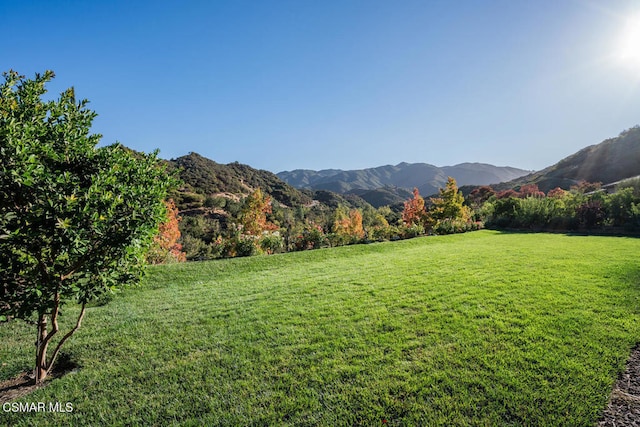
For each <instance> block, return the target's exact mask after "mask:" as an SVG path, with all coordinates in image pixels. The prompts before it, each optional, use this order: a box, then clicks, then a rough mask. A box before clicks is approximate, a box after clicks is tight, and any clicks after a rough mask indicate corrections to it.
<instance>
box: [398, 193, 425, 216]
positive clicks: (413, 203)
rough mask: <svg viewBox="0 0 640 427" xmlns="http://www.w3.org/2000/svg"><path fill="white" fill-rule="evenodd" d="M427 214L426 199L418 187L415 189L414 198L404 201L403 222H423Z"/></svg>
mask: <svg viewBox="0 0 640 427" xmlns="http://www.w3.org/2000/svg"><path fill="white" fill-rule="evenodd" d="M424 216H425V208H424V199H423V198H422V196H420V192H419V191H418V189H417V188H414V189H413V198H411V199H409V200H407V201H406V202H404V210H403V211H402V222H404V223H405V224H406V225H417V224H422V222H423V221H424Z"/></svg>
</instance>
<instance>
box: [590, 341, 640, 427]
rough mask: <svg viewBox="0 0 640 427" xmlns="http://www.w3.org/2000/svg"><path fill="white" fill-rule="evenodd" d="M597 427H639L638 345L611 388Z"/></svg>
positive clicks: (639, 372) (639, 370) (639, 365)
mask: <svg viewBox="0 0 640 427" xmlns="http://www.w3.org/2000/svg"><path fill="white" fill-rule="evenodd" d="M598 426H599V427H631V426H633V427H640V345H638V346H636V348H634V349H633V351H632V352H631V356H630V357H629V360H628V361H627V368H626V369H625V371H624V372H623V373H622V374H621V375H620V378H618V381H617V382H616V385H615V386H614V387H613V391H612V392H611V397H610V398H609V404H608V405H607V408H606V409H605V411H604V415H603V417H602V420H601V421H600V422H599V423H598Z"/></svg>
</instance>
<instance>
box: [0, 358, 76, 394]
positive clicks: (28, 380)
mask: <svg viewBox="0 0 640 427" xmlns="http://www.w3.org/2000/svg"><path fill="white" fill-rule="evenodd" d="M78 368H79V366H78V365H77V364H76V363H74V362H73V361H72V360H71V359H70V358H69V356H67V355H66V354H64V353H60V356H59V357H58V361H57V363H56V364H55V367H54V369H53V371H51V373H50V374H49V375H48V376H47V378H46V379H45V380H44V382H43V383H41V384H34V383H33V381H34V378H35V377H34V375H33V372H23V373H21V374H20V375H18V376H16V377H14V378H11V379H8V380H5V381H0V405H2V404H3V403H5V402H10V401H12V400H16V399H19V398H21V397H23V396H26V395H27V394H29V393H31V392H33V391H35V390H37V389H39V388H42V387H46V386H47V384H48V383H49V381H51V380H53V379H56V378H60V377H62V376H64V375H66V374H68V373H70V372H74V371H76V370H77V369H78Z"/></svg>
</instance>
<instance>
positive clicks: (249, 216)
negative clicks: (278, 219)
mask: <svg viewBox="0 0 640 427" xmlns="http://www.w3.org/2000/svg"><path fill="white" fill-rule="evenodd" d="M270 213H271V197H269V196H268V195H263V194H262V190H260V189H259V188H258V189H256V190H255V191H254V192H253V193H251V194H250V195H248V196H247V198H246V199H245V201H244V205H243V207H242V210H241V211H240V224H242V232H243V233H244V234H250V235H252V236H259V235H261V234H262V233H263V232H264V231H273V230H277V229H278V226H277V225H275V224H273V223H272V222H269V221H268V220H267V214H270Z"/></svg>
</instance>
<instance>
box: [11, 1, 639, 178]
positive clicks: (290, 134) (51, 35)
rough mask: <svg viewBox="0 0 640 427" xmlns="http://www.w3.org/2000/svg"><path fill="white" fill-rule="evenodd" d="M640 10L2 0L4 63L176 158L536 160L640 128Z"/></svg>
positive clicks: (592, 4)
mask: <svg viewBox="0 0 640 427" xmlns="http://www.w3.org/2000/svg"><path fill="white" fill-rule="evenodd" d="M638 14H640V2H639V1H637V0H636V1H629V0H626V1H623V0H606V1H596V0H537V1H530V0H521V1H520V0H495V1H492V0H477V1H473V0H459V1H448V0H443V1H431V0H422V1H402V0H397V1H376V0H366V1H365V0H363V1H350V0H340V1H329V0H324V1H307V0H296V1H275V0H273V1H268V0H263V1H235V0H234V1H213V0H212V1H189V0H184V1H177V0H176V1H120V0H113V1H79V0H78V1H56V0H47V1H30V0H24V1H14V2H10V1H8V0H0V17H1V19H0V37H2V40H3V43H2V50H1V53H0V69H1V70H3V71H6V70H8V69H14V70H16V71H18V72H20V73H21V74H24V75H26V76H28V77H33V75H34V74H35V73H36V72H42V71H44V70H46V69H52V70H53V71H54V72H55V73H56V78H55V80H54V81H53V82H52V83H51V84H50V85H49V89H50V92H51V93H53V94H54V95H57V94H58V93H59V92H61V91H62V90H63V89H65V88H67V87H70V86H74V87H75V89H76V95H77V96H78V97H79V98H87V99H89V100H90V104H89V105H90V108H91V109H93V110H95V111H96V112H97V113H98V117H97V118H96V120H95V121H94V126H93V131H94V132H96V133H100V134H102V135H103V139H102V143H103V144H109V143H113V142H115V141H120V142H122V143H123V144H125V145H127V146H129V147H131V148H134V149H137V150H141V151H151V150H153V149H155V148H159V149H160V155H161V157H164V158H175V157H179V156H181V155H184V154H187V153H188V152H191V151H194V152H197V153H200V154H202V155H204V156H206V157H209V158H211V159H213V160H215V161H217V162H220V163H228V162H233V161H239V162H241V163H246V164H249V165H251V166H253V167H257V168H261V169H267V170H270V171H273V172H279V171H282V170H291V169H298V168H307V169H323V168H342V169H358V168H365V167H374V166H380V165H385V164H396V163H399V162H402V161H406V162H426V163H431V164H435V165H438V166H445V165H453V164H457V163H461V162H467V161H468V162H485V163H492V164H496V165H501V166H505V165H508V166H514V167H520V168H524V169H536V170H537V169H542V168H544V167H546V166H549V165H551V164H553V163H555V162H557V161H558V160H560V159H561V158H563V157H565V156H567V155H569V154H572V153H574V152H575V151H577V150H579V149H581V148H583V147H585V146H587V145H591V144H596V143H599V142H601V141H602V140H604V139H606V138H609V137H614V136H617V135H618V133H620V132H621V131H622V130H624V129H627V128H629V127H632V126H634V125H637V124H640V42H639V43H638V44H637V46H636V45H634V44H631V47H629V43H632V42H629V41H628V39H629V38H630V37H635V36H629V33H633V31H634V30H633V24H629V20H630V19H632V18H633V17H635V16H640V15H638ZM634 19H635V18H634ZM632 22H633V21H632ZM636 24H637V25H636V26H640V19H638V20H637V22H636ZM636 33H637V31H636ZM636 38H637V37H636ZM625 40H626V41H625ZM623 42H624V43H627V44H626V46H627V47H626V49H627V50H626V51H625V52H626V56H625V55H623V54H621V53H620V49H621V47H620V46H621V45H622V44H624V43H623ZM635 47H637V51H638V52H639V53H638V54H637V55H636V54H635V53H634V52H635V49H634V48H635ZM629 52H631V53H629Z"/></svg>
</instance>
